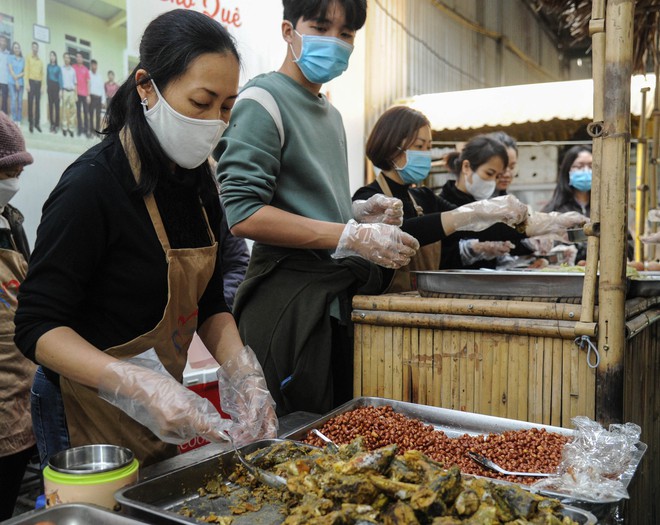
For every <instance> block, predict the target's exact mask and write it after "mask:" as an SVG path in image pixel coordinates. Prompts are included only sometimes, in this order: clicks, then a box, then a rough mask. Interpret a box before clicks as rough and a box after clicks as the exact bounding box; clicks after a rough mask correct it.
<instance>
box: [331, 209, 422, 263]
mask: <svg viewBox="0 0 660 525" xmlns="http://www.w3.org/2000/svg"><path fill="white" fill-rule="evenodd" d="M417 250H419V243H418V242H417V239H415V238H414V237H413V236H412V235H408V234H407V233H405V232H402V231H401V230H400V229H399V228H397V227H396V226H392V225H390V224H382V223H375V224H358V223H357V222H355V221H354V220H350V221H348V224H346V226H345V227H344V231H343V232H342V234H341V237H340V238H339V243H338V244H337V249H336V250H335V252H334V253H333V254H332V257H333V258H335V259H343V258H344V257H351V256H357V257H362V258H363V259H366V260H367V261H371V262H373V263H376V264H378V265H380V266H383V267H385V268H394V269H397V268H401V267H402V266H405V265H406V264H408V263H409V262H410V258H411V257H413V256H414V255H415V253H417Z"/></svg>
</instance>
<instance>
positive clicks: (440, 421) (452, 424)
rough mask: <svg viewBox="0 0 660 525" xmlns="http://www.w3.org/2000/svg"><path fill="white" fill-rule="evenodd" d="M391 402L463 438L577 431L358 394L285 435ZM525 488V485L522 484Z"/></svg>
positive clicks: (632, 467) (636, 458)
mask: <svg viewBox="0 0 660 525" xmlns="http://www.w3.org/2000/svg"><path fill="white" fill-rule="evenodd" d="M385 405H390V406H391V407H392V409H393V410H394V411H395V412H398V413H400V414H403V415H405V416H408V417H411V418H415V419H419V420H421V421H423V422H424V423H427V424H429V425H432V426H433V428H435V429H436V430H442V431H443V432H444V433H445V434H446V435H447V436H449V437H460V436H462V435H463V434H469V435H472V436H475V435H479V434H501V433H502V432H505V431H507V430H528V429H531V428H538V429H541V428H543V429H545V430H546V431H548V432H556V433H558V434H563V435H566V436H572V435H573V430H572V429H568V428H564V427H555V426H552V425H541V424H536V423H528V422H527V421H519V420H517V419H507V418H502V417H495V416H486V415H483V414H474V413H472V412H461V411H458V410H450V409H448V408H440V407H433V406H428V405H418V404H415V403H406V402H405V401H395V400H392V399H385V398H380V397H358V398H355V399H353V400H351V401H349V402H348V403H345V404H343V405H342V406H340V407H338V408H336V409H335V410H333V411H332V412H330V413H328V414H326V415H324V416H323V417H321V418H319V419H318V420H316V421H313V422H311V423H309V424H307V425H305V426H302V427H300V428H298V429H295V430H293V431H291V432H289V433H288V434H285V435H284V436H282V437H287V438H290V439H296V440H302V439H305V437H306V436H307V432H309V430H311V429H312V428H321V427H322V426H323V425H324V424H325V423H326V422H327V421H328V420H329V419H332V418H333V417H335V416H338V415H339V414H343V413H344V412H349V411H351V410H353V409H355V408H359V407H365V406H373V407H379V406H385ZM646 449H647V446H646V444H644V443H642V442H641V441H640V442H638V443H637V445H636V452H635V454H633V457H632V458H631V461H630V464H629V465H628V468H627V469H626V472H625V473H624V474H623V475H622V476H621V478H620V481H621V482H622V483H623V485H624V486H625V487H628V485H629V484H630V481H631V480H632V478H633V476H634V473H635V471H636V470H637V466H638V465H639V462H640V461H641V459H642V456H643V455H644V453H645V452H646ZM522 486H523V487H524V485H522ZM540 493H541V494H543V495H544V496H550V497H553V498H558V499H560V500H562V501H563V502H571V503H572V502H575V504H576V505H578V506H580V505H581V504H588V505H611V504H615V503H618V502H619V500H614V499H612V500H596V499H585V498H580V499H577V498H573V497H571V495H570V494H563V493H557V492H546V491H543V492H540Z"/></svg>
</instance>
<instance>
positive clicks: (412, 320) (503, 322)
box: [351, 309, 595, 339]
mask: <svg viewBox="0 0 660 525" xmlns="http://www.w3.org/2000/svg"><path fill="white" fill-rule="evenodd" d="M351 318H352V320H353V322H354V323H356V324H368V325H377V326H405V327H413V328H422V329H436V330H437V329H442V330H459V331H474V332H492V333H500V334H515V335H530V336H538V337H560V338H563V339H570V338H574V337H577V336H579V335H582V333H578V330H577V326H578V325H579V323H577V322H575V321H556V320H550V319H548V320H545V319H507V318H502V319H497V321H493V319H492V318H490V317H478V316H465V315H437V314H421V313H401V312H373V311H365V310H355V309H354V310H353V312H352V314H351ZM585 335H589V336H592V337H593V336H594V335H595V333H593V332H592V333H590V334H585Z"/></svg>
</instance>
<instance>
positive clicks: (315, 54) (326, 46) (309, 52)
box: [289, 30, 353, 84]
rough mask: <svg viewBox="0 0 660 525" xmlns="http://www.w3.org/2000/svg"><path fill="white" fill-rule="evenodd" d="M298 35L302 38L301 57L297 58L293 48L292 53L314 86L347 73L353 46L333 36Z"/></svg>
mask: <svg viewBox="0 0 660 525" xmlns="http://www.w3.org/2000/svg"><path fill="white" fill-rule="evenodd" d="M294 31H295V30H294ZM296 34H297V35H298V36H300V38H302V48H301V50H300V56H299V57H296V54H295V53H293V47H291V52H292V53H293V56H294V58H295V60H294V62H295V63H296V64H298V67H299V68H300V71H302V74H303V75H305V78H306V79H307V80H309V81H310V82H312V83H313V84H325V83H326V82H329V81H330V80H332V79H333V78H336V77H338V76H339V75H341V74H342V73H343V72H344V71H346V68H347V67H348V58H349V57H350V56H351V53H352V52H353V46H352V45H351V44H348V43H346V42H344V41H343V40H340V39H339V38H335V37H332V36H316V35H301V34H300V33H298V31H296ZM289 45H291V44H289Z"/></svg>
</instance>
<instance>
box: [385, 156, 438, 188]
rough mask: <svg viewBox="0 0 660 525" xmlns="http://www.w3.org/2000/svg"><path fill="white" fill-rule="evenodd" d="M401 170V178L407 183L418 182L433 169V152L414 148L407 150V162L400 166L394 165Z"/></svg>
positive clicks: (397, 169)
mask: <svg viewBox="0 0 660 525" xmlns="http://www.w3.org/2000/svg"><path fill="white" fill-rule="evenodd" d="M394 168H395V169H396V171H398V172H399V175H400V176H401V180H402V181H403V182H404V183H405V184H417V183H418V182H422V181H423V180H424V179H425V178H426V177H428V176H429V172H430V171H431V152H430V151H419V150H414V149H409V150H406V164H405V165H404V166H403V167H402V168H399V167H398V166H396V165H395V166H394Z"/></svg>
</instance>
